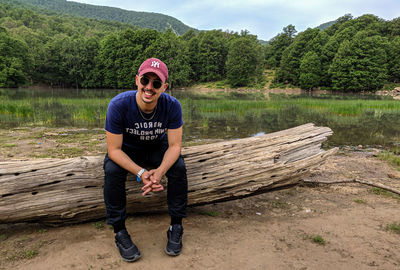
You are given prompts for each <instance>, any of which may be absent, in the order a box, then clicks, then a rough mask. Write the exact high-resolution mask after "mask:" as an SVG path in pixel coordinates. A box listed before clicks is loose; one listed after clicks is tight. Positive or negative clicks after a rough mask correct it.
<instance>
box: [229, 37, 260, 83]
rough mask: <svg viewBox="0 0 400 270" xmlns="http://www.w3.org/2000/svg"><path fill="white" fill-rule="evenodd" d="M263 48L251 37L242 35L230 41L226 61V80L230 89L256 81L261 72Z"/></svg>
mask: <svg viewBox="0 0 400 270" xmlns="http://www.w3.org/2000/svg"><path fill="white" fill-rule="evenodd" d="M263 59H264V55H263V47H262V45H261V44H259V43H258V41H257V39H256V38H254V37H253V36H246V35H244V36H243V35H242V36H241V37H238V38H235V39H233V40H232V41H231V43H230V47H229V53H228V57H227V61H226V69H227V79H228V82H229V84H230V85H231V86H232V87H238V86H246V85H248V84H249V83H251V82H253V81H256V80H257V79H258V78H259V77H260V76H261V75H262V71H263Z"/></svg>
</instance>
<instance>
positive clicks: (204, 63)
mask: <svg viewBox="0 0 400 270" xmlns="http://www.w3.org/2000/svg"><path fill="white" fill-rule="evenodd" d="M198 38H199V43H198V47H197V49H198V51H197V53H195V59H196V67H197V68H198V70H196V71H197V72H198V74H199V76H198V77H199V78H200V80H201V81H213V80H219V79H221V78H223V77H225V62H226V57H227V54H228V42H227V38H226V36H225V35H224V33H222V31H221V30H212V31H207V32H201V33H200V34H199V35H198ZM192 68H193V67H192Z"/></svg>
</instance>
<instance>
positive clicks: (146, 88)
mask: <svg viewBox="0 0 400 270" xmlns="http://www.w3.org/2000/svg"><path fill="white" fill-rule="evenodd" d="M146 83H147V84H146ZM160 84H161V86H160ZM136 85H137V86H138V96H139V99H140V100H141V101H143V102H144V103H145V104H152V103H153V104H156V103H157V100H158V98H159V97H160V95H161V93H162V92H164V91H165V89H167V86H168V84H167V83H162V82H161V80H160V78H159V77H158V76H157V75H156V74H155V73H146V74H144V75H143V76H139V75H136ZM156 87H159V88H156Z"/></svg>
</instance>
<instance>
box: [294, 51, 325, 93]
mask: <svg viewBox="0 0 400 270" xmlns="http://www.w3.org/2000/svg"><path fill="white" fill-rule="evenodd" d="M299 83H300V87H301V88H302V89H312V88H315V87H318V86H319V85H320V83H321V61H320V59H319V56H318V55H317V53H316V52H314V51H309V52H308V53H306V54H305V55H304V56H303V57H302V59H301V63H300V78H299Z"/></svg>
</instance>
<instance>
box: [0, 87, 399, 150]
mask: <svg viewBox="0 0 400 270" xmlns="http://www.w3.org/2000/svg"><path fill="white" fill-rule="evenodd" d="M119 92H121V90H109V89H96V90H81V89H80V90H76V89H0V99H1V100H0V121H1V122H0V124H1V126H0V128H3V129H4V128H15V127H23V126H31V127H32V126H33V127H34V126H49V127H79V128H82V127H84V128H89V129H91V128H103V126H104V119H105V113H106V110H107V106H108V102H109V101H110V99H111V98H112V97H114V96H115V95H116V94H118V93H119ZM167 93H169V94H170V95H173V96H175V97H177V98H178V100H179V101H180V102H181V104H182V108H183V115H184V123H185V124H184V138H183V139H184V141H185V142H196V141H203V140H208V139H235V138H243V137H248V136H256V135H259V134H263V133H269V132H274V131H278V130H282V129H286V128H290V127H294V126H297V125H301V124H304V123H309V122H312V123H314V124H316V125H319V126H328V127H330V128H331V129H332V130H333V131H334V135H333V136H331V137H330V138H329V140H328V142H327V143H326V145H327V146H343V145H359V144H361V145H369V146H382V147H393V146H394V147H397V146H398V145H399V142H400V101H396V100H392V99H389V98H384V97H381V96H375V95H349V94H340V95H338V94H319V95H312V94H310V93H300V94H297V95H288V96H286V95H283V94H281V95H280V94H275V95H274V94H270V95H266V94H265V93H264V92H261V91H253V92H250V91H247V92H240V91H229V92H224V91H219V92H207V93H198V92H196V91H194V90H193V91H189V90H174V91H169V92H167Z"/></svg>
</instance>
